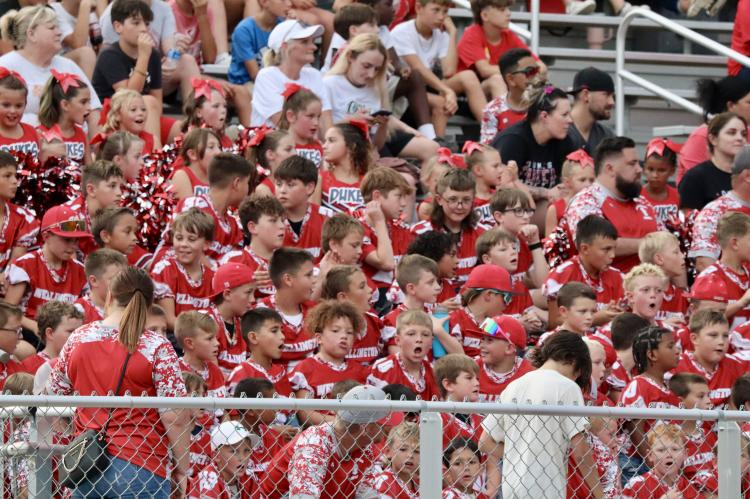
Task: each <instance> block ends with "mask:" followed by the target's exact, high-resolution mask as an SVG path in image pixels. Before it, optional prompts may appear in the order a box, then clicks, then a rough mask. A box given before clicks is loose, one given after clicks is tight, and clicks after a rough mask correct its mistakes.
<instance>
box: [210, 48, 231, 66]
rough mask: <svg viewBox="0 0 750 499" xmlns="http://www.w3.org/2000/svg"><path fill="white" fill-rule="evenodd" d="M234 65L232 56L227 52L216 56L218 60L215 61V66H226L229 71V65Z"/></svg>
mask: <svg viewBox="0 0 750 499" xmlns="http://www.w3.org/2000/svg"><path fill="white" fill-rule="evenodd" d="M231 63H232V56H231V55H229V54H228V53H227V52H222V53H221V54H219V55H217V56H216V60H215V61H214V66H226V67H227V69H229V65H230V64H231Z"/></svg>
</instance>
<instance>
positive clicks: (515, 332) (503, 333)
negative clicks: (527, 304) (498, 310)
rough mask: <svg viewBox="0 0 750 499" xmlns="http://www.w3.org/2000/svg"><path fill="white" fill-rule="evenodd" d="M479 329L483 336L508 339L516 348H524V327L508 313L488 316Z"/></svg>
mask: <svg viewBox="0 0 750 499" xmlns="http://www.w3.org/2000/svg"><path fill="white" fill-rule="evenodd" d="M479 329H480V331H479V332H480V333H482V334H483V335H484V336H490V337H492V338H498V339H501V340H505V341H508V342H510V343H513V344H514V345H515V346H516V347H518V348H526V329H524V327H523V325H522V324H521V323H520V322H518V321H517V320H516V319H514V318H513V317H511V316H510V315H496V316H495V317H488V318H486V319H485V320H484V321H483V322H482V325H481V326H480V327H479Z"/></svg>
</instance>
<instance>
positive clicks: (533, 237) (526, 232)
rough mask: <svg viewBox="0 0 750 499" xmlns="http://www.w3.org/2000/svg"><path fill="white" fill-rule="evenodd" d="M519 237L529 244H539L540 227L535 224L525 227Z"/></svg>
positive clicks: (521, 229) (519, 232)
mask: <svg viewBox="0 0 750 499" xmlns="http://www.w3.org/2000/svg"><path fill="white" fill-rule="evenodd" d="M518 235H519V236H521V237H522V238H523V240H524V241H526V242H527V243H528V244H536V243H538V242H539V227H537V226H536V225H535V224H526V225H523V226H521V228H520V229H519V231H518Z"/></svg>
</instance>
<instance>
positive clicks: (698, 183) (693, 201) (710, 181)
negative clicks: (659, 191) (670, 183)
mask: <svg viewBox="0 0 750 499" xmlns="http://www.w3.org/2000/svg"><path fill="white" fill-rule="evenodd" d="M731 190H732V175H731V174H729V173H727V172H724V171H721V170H719V168H718V167H717V166H716V165H715V164H713V163H712V162H711V160H708V161H704V162H703V163H701V164H699V165H696V166H694V167H693V168H691V169H690V170H688V171H687V172H686V173H685V175H684V176H683V177H682V181H681V182H680V185H679V187H678V191H679V193H680V208H692V209H695V210H700V209H703V207H704V206H706V205H707V204H708V203H710V202H711V201H713V200H714V199H716V198H718V197H719V196H721V195H722V194H726V193H727V192H729V191H731Z"/></svg>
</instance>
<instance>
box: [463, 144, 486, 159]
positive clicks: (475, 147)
mask: <svg viewBox="0 0 750 499" xmlns="http://www.w3.org/2000/svg"><path fill="white" fill-rule="evenodd" d="M477 151H479V152H482V151H484V146H482V144H480V143H479V142H474V141H473V140H467V141H466V142H464V147H463V148H462V149H461V152H462V153H464V154H465V155H467V156H471V155H472V154H474V153H475V152H477Z"/></svg>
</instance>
